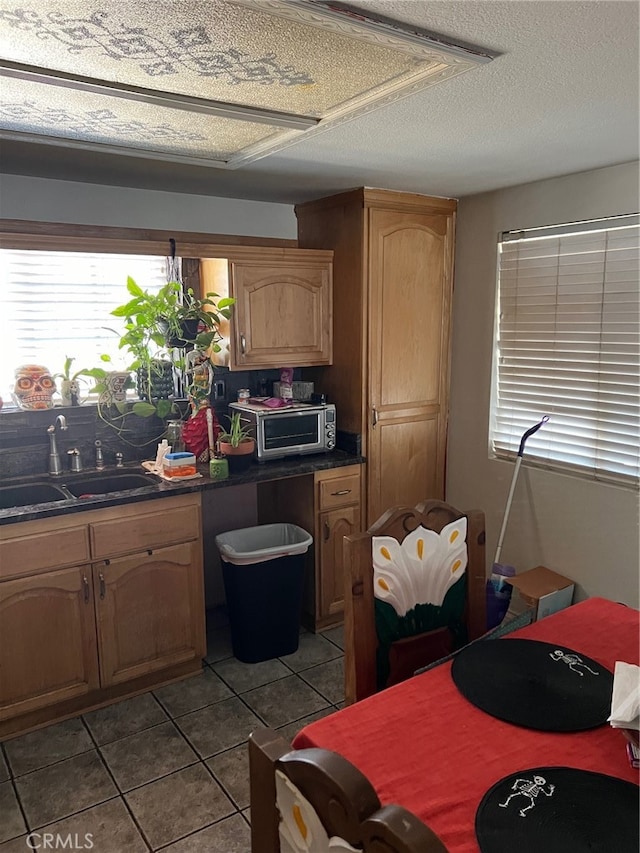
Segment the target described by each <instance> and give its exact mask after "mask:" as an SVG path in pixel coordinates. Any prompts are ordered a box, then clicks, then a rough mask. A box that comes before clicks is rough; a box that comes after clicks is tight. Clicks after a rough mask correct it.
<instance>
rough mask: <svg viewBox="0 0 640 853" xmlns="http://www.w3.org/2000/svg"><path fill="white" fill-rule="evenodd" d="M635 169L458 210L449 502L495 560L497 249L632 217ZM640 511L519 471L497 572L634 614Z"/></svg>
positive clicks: (619, 493) (501, 498) (494, 197)
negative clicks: (502, 237) (563, 585)
mask: <svg viewBox="0 0 640 853" xmlns="http://www.w3.org/2000/svg"><path fill="white" fill-rule="evenodd" d="M638 186H639V184H638V164H637V163H632V164H624V165H621V166H613V167H610V168H607V169H598V170H596V171H592V172H583V173H580V174H575V175H568V176H565V177H562V178H557V179H553V180H548V181H541V182H538V183H535V184H527V185H523V186H518V187H512V188H509V189H506V190H500V191H496V192H492V193H484V194H482V195H477V196H470V197H468V198H463V199H462V200H461V201H460V206H459V212H458V233H457V252H456V273H455V290H454V301H453V356H452V381H451V410H450V420H449V446H448V463H447V466H448V467H447V498H448V500H449V501H450V502H451V503H452V504H454V506H460V507H468V508H471V507H472V506H473V507H479V508H482V509H484V511H485V513H486V523H487V560H488V563H489V566H490V565H491V563H492V562H493V557H494V554H495V549H496V545H497V539H498V535H499V532H500V526H501V524H502V519H503V515H504V509H505V504H506V500H507V493H508V490H509V485H510V482H511V478H512V475H513V463H508V462H499V461H496V460H490V459H489V458H488V449H487V448H488V422H489V395H490V382H491V359H492V338H493V322H494V308H495V284H496V243H497V235H498V233H499V232H501V231H506V230H510V229H515V228H527V227H531V226H536V225H551V224H554V223H561V222H571V221H574V220H580V219H589V218H597V217H601V216H609V215H614V214H623V213H633V212H636V211H637V210H638ZM639 518H640V514H639V501H638V495H637V493H634V492H632V491H630V490H625V489H623V488H620V487H616V486H610V485H603V484H600V483H595V482H591V481H588V480H583V479H578V478H574V477H569V476H567V475H562V474H555V473H551V472H548V471H542V470H538V469H533V468H529V469H527V468H526V455H525V462H524V464H523V465H522V467H521V469H520V476H519V479H518V485H517V489H516V493H515V497H514V502H513V506H512V510H511V514H510V518H509V523H508V527H507V531H506V535H505V540H504V545H503V550H502V555H501V560H500V561H501V562H503V563H510V564H512V565H514V566H516V568H517V570H518V571H521V570H525V569H529V568H532V567H533V566H537V565H545V566H547V567H549V568H550V569H553V570H555V571H557V572H560V573H561V574H564V575H567V576H568V577H570V578H572V579H574V580H575V581H576V582H577V584H578V587H577V598H584V597H587V596H593V595H601V596H605V597H607V598H611V599H614V600H618V601H623V602H625V603H627V604H629V605H633V606H636V607H637V606H638V605H639V589H638V587H639V583H638V575H639V571H638V569H639V565H640V536H639Z"/></svg>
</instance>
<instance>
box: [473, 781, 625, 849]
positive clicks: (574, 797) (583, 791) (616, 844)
mask: <svg viewBox="0 0 640 853" xmlns="http://www.w3.org/2000/svg"><path fill="white" fill-rule="evenodd" d="M540 780H543V781H540ZM509 797H510V798H511V799H509ZM639 821H640V810H639V808H638V788H637V786H636V785H633V784H632V783H631V782H625V781H623V780H622V779H616V778H615V777H613V776H605V775H604V774H602V773H592V772H590V771H588V770H575V769H573V768H570V767H533V768H530V769H527V770H522V771H520V772H519V773H515V774H513V775H511V776H505V778H504V779H501V780H500V781H499V782H498V783H496V784H495V785H494V786H493V788H491V789H490V790H489V791H487V793H486V794H485V795H484V797H483V799H482V802H481V803H480V805H479V807H478V811H477V812H476V837H477V839H478V845H479V846H480V850H481V851H482V853H514V851H517V853H611V851H615V853H638V850H639V849H640V833H639V831H638V825H639Z"/></svg>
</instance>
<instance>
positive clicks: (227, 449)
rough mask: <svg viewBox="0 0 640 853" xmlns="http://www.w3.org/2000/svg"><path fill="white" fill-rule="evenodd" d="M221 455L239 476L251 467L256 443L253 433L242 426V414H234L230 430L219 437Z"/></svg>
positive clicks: (231, 469)
mask: <svg viewBox="0 0 640 853" xmlns="http://www.w3.org/2000/svg"><path fill="white" fill-rule="evenodd" d="M218 446H219V448H220V453H222V455H223V456H225V457H226V458H227V460H228V462H229V471H230V472H231V473H232V474H238V473H240V472H241V471H246V469H247V468H248V467H249V466H250V465H251V462H252V461H253V451H254V450H255V446H256V442H255V439H254V438H253V436H252V435H251V432H250V431H249V430H248V429H247V428H246V427H244V426H243V425H242V415H241V413H240V412H233V414H232V415H231V416H230V418H229V429H228V430H223V431H222V432H221V433H220V434H219V435H218Z"/></svg>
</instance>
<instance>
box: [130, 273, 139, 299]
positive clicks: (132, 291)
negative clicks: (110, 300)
mask: <svg viewBox="0 0 640 853" xmlns="http://www.w3.org/2000/svg"><path fill="white" fill-rule="evenodd" d="M127 290H128V291H129V293H130V294H131V295H132V296H142V288H141V287H140V286H139V285H137V284H136V283H135V281H134V280H133V279H132V278H131V276H127Z"/></svg>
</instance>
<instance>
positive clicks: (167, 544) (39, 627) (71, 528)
mask: <svg viewBox="0 0 640 853" xmlns="http://www.w3.org/2000/svg"><path fill="white" fill-rule="evenodd" d="M71 519H73V521H71ZM80 522H82V524H80ZM200 531H201V526H200V496H199V495H184V496H180V497H168V498H164V499H162V500H155V501H149V502H145V503H138V504H130V505H127V506H122V507H111V508H108V509H104V510H95V511H90V512H87V513H82V514H79V515H72V516H70V517H69V516H67V517H65V516H58V517H54V518H48V519H42V520H38V521H29V522H24V523H21V524H14V525H7V526H4V527H1V528H0V737H2V736H4V735H9V734H12V735H13V734H18V733H20V732H22V731H28V730H30V729H32V728H36V727H38V726H40V725H45V724H47V723H49V722H52V721H53V720H55V719H63V718H64V717H65V716H71V715H72V714H73V713H80V712H82V711H83V710H88V709H89V708H91V707H99V706H100V705H104V704H108V702H109V701H113V700H114V699H116V698H123V697H124V696H126V695H133V694H135V693H136V692H140V691H141V690H142V689H150V688H151V687H153V686H154V679H155V682H156V683H157V684H158V685H159V684H163V683H166V682H167V681H168V680H172V679H175V678H177V677H180V676H184V675H187V674H189V673H190V672H197V671H199V670H200V669H201V666H202V658H203V657H204V654H205V650H206V632H205V610H204V578H203V565H202V539H201V532H200ZM34 542H35V543H37V547H36V546H34V544H33V543H34ZM65 543H66V544H65ZM134 543H135V545H136V550H135V551H134V552H133V553H126V552H127V551H132V550H133V545H134ZM142 548H144V549H145V550H141V549H142ZM123 552H124V553H123ZM18 554H22V559H20V560H19V559H16V556H17V555H18ZM61 561H62V562H65V561H68V562H70V563H76V562H77V563H79V564H78V565H69V566H66V567H60V566H59V563H60V562H61ZM51 564H53V566H54V568H51V569H48V568H47V566H48V565H51Z"/></svg>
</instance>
